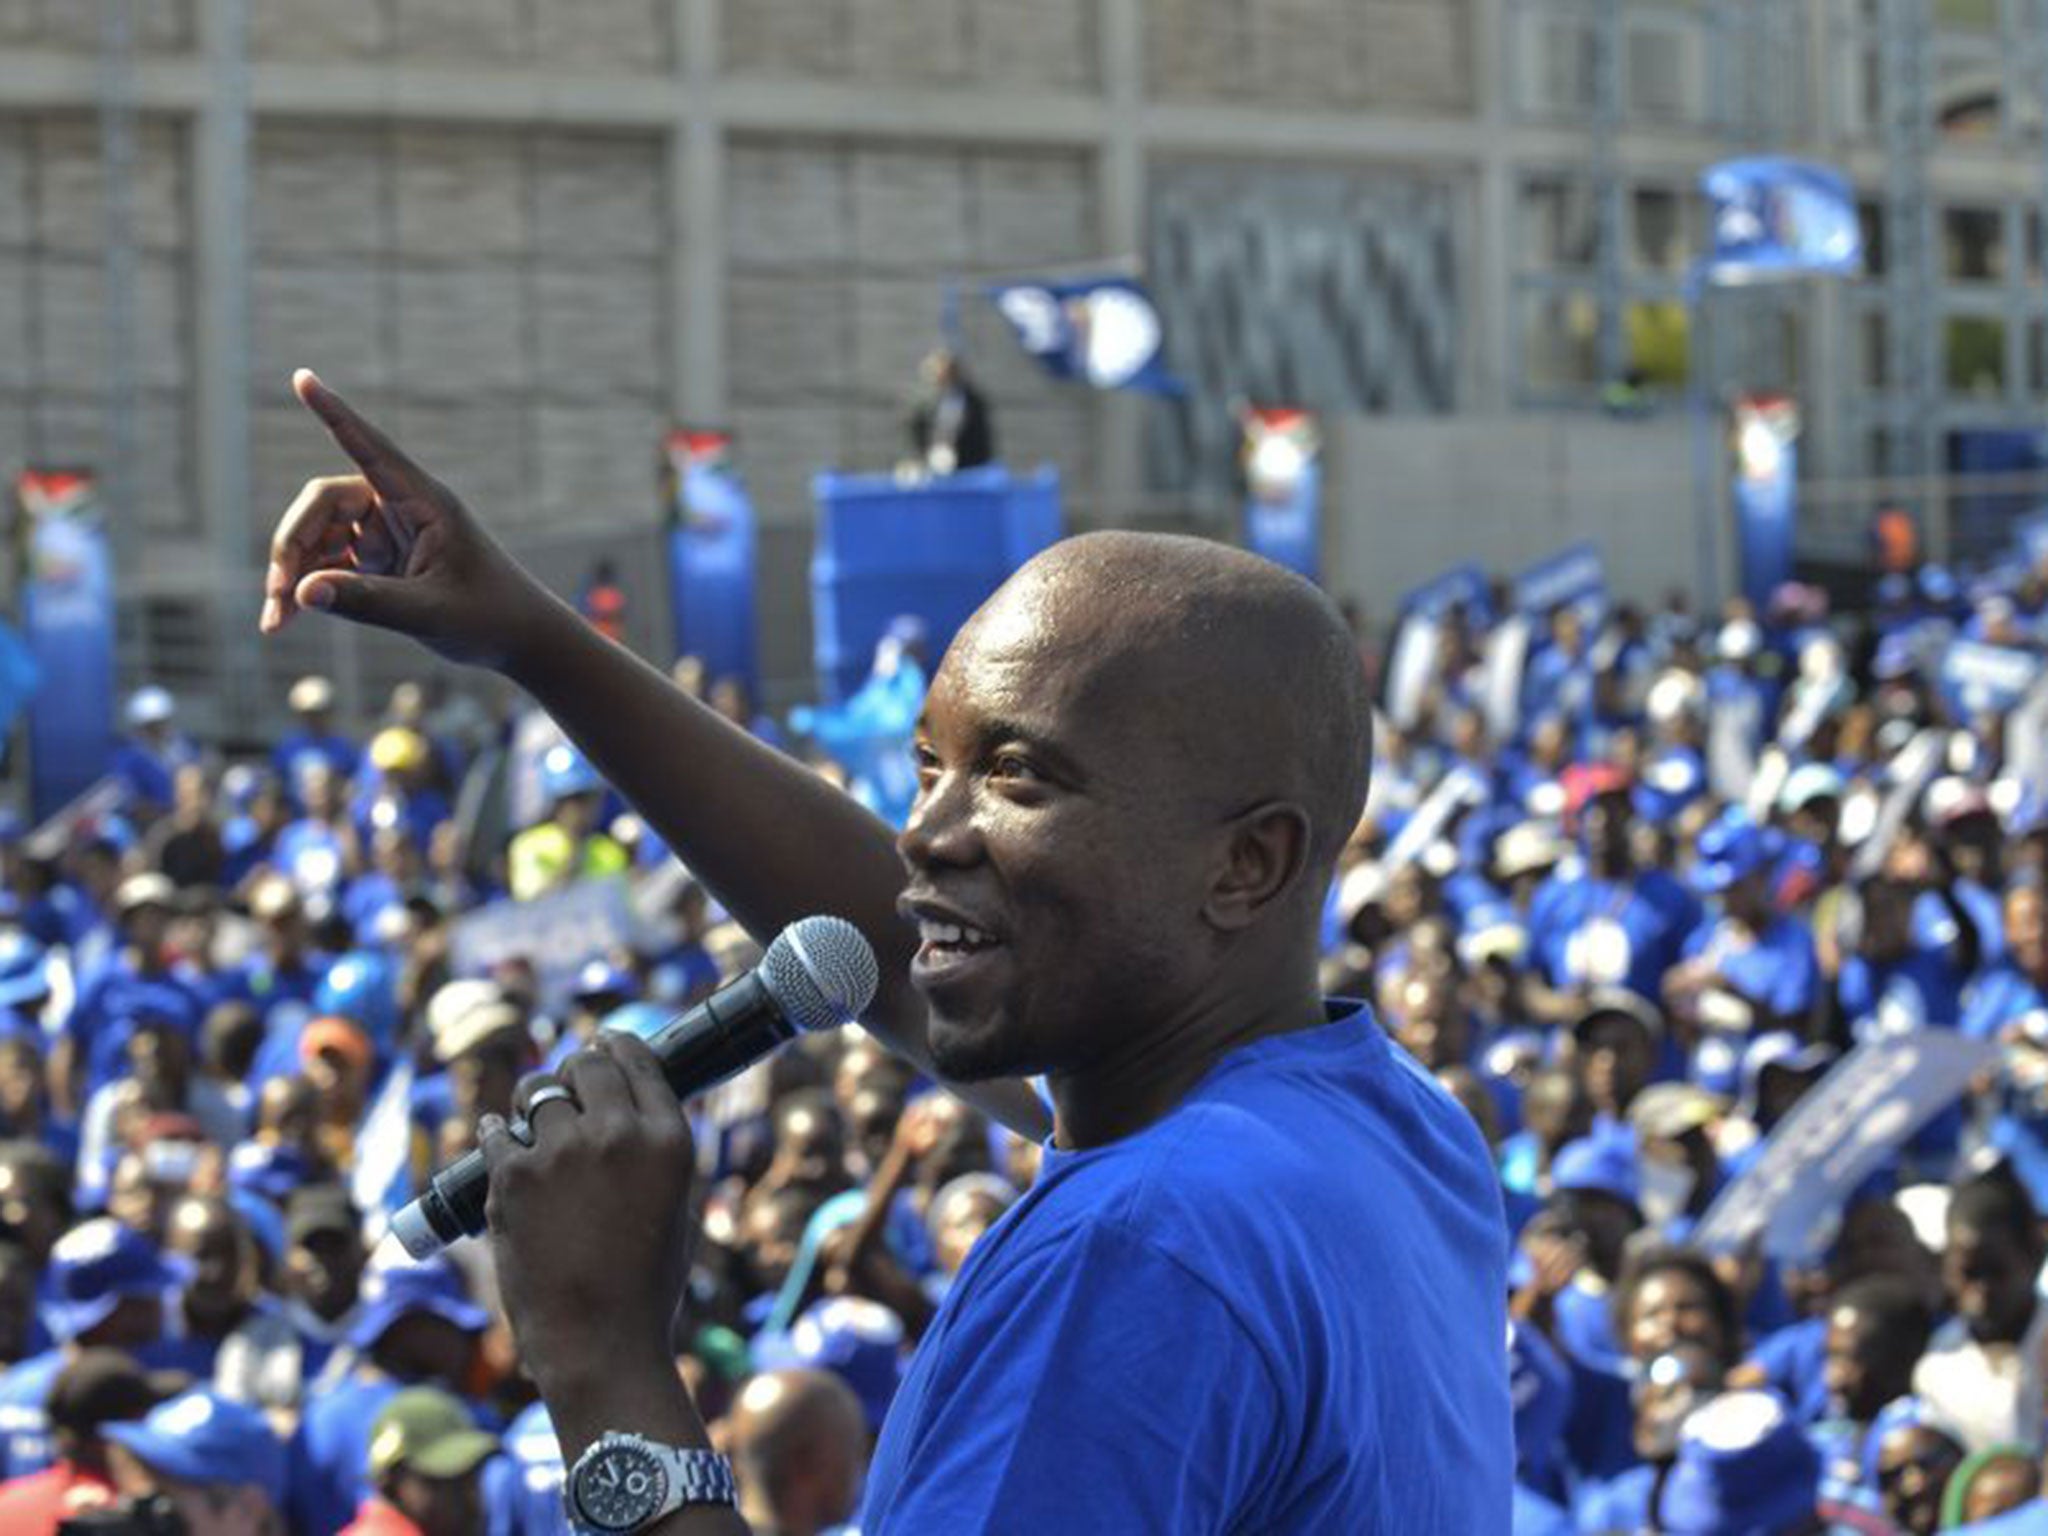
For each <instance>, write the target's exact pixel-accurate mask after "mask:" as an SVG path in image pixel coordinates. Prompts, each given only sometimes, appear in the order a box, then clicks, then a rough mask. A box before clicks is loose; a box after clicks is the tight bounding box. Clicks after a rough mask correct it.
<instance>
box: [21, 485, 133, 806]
mask: <svg viewBox="0 0 2048 1536" xmlns="http://www.w3.org/2000/svg"><path fill="white" fill-rule="evenodd" d="M96 489H97V488H96V486H95V484H94V480H93V477H92V475H91V474H89V473H87V472H85V471H83V470H38V469H31V470H25V471H23V472H22V474H21V475H20V476H19V477H18V478H17V479H16V481H15V494H16V496H17V497H18V498H19V499H20V502H21V510H22V512H23V514H24V515H25V516H26V518H27V520H28V581H27V584H26V587H25V589H24V593H23V599H22V626H23V631H24V634H25V636H26V639H27V641H28V648H29V652H30V654H31V655H32V656H33V657H34V659H35V667H36V671H37V672H38V673H39V674H40V677H41V686H40V688H39V689H38V690H37V693H36V696H35V699H34V701H33V702H32V703H31V704H30V706H29V715H28V744H29V800H30V803H31V807H32V814H34V815H35V816H36V817H37V818H39V819H40V818H42V817H46V816H48V815H50V814H51V813H52V812H54V811H55V810H57V809H58V807H60V806H62V805H64V804H65V803H66V802H67V801H70V800H72V799H73V798H75V797H76V796H77V795H79V794H80V793H81V792H83V791H84V790H85V789H86V788H87V787H88V786H90V785H91V784H92V783H93V781H94V780H96V779H98V778H99V777H100V776H101V775H102V774H104V773H105V772H106V771H107V766H108V764H109V763H110V762H111V761H112V758H113V753H114V568H113V558H112V554H111V552H110V551H109V549H108V545H107V532H106V529H105V527H104V526H103V525H102V523H101V519H100V507H99V502H98V497H97V494H96Z"/></svg>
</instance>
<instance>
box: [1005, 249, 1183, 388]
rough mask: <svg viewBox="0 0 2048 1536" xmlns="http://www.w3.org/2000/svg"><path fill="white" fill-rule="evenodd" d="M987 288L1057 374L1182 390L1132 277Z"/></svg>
mask: <svg viewBox="0 0 2048 1536" xmlns="http://www.w3.org/2000/svg"><path fill="white" fill-rule="evenodd" d="M988 296H989V299H990V301H991V302H993V303H994V305H995V307H996V308H997V309H998V310H999V311H1001V313H1002V316H1003V318H1004V319H1005V320H1007V321H1009V322H1010V328H1011V329H1012V330H1013V331H1015V332H1016V333H1017V340H1018V342H1019V344H1020V345H1022V347H1023V348H1024V350H1025V351H1026V352H1029V353H1030V354H1031V355H1032V356H1033V357H1035V358H1037V359H1038V361H1039V363H1040V364H1041V365H1042V366H1043V367H1044V369H1045V371H1046V372H1047V373H1049V374H1051V375H1052V376H1053V377H1054V378H1056V379H1069V380H1072V381H1073V382H1075V383H1077V384H1088V385H1092V386H1093V387H1094V388H1096V389H1135V390H1141V391H1144V392H1146V393H1150V394H1155V395H1179V394H1185V393H1186V392H1187V386H1186V385H1184V384H1182V383H1181V381H1180V380H1178V379H1176V378H1175V377H1174V376H1173V375H1172V374H1171V373H1169V372H1168V371H1167V368H1166V358H1165V353H1164V350H1163V349H1164V346H1165V340H1166V337H1165V332H1164V331H1163V330H1162V328H1161V326H1160V323H1159V311H1158V310H1157V309H1156V308H1155V307H1154V306H1153V303H1152V298H1151V295H1149V294H1148V293H1146V292H1145V288H1144V285H1143V284H1142V283H1140V282H1138V281H1137V280H1136V279H1134V278H1129V277H1118V276H1108V277H1090V278H1075V279H1067V280H1063V281H1060V282H1035V281H1028V280H1027V281H1024V282H1014V283H998V284H995V285H993V286H991V287H990V288H989V289H988Z"/></svg>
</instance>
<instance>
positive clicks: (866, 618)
mask: <svg viewBox="0 0 2048 1536" xmlns="http://www.w3.org/2000/svg"><path fill="white" fill-rule="evenodd" d="M811 485H812V494H813V496H814V497H815V498H816V501H817V506H818V541H817V548H816V551H815V553H814V554H813V555H812V557H811V623H812V628H813V632H814V643H813V649H812V654H813V659H814V660H815V662H816V664H817V669H818V681H819V686H820V688H821V689H822V691H823V693H824V696H825V697H826V698H827V699H829V700H839V699H844V698H847V697H849V696H850V695H852V694H853V693H854V692H855V691H856V690H857V689H858V688H859V687H860V685H861V684H862V683H863V682H865V681H866V680H867V676H868V669H869V667H870V666H871V665H872V664H873V661H874V655H875V644H876V642H877V641H879V640H880V639H881V638H882V635H883V633H884V632H885V631H886V630H887V629H888V627H889V624H890V621H891V620H893V619H895V618H897V617H898V616H900V615H904V614H911V615H914V616H916V617H917V618H918V619H920V620H922V621H923V623H924V626H925V631H926V639H927V661H928V663H930V664H933V665H936V663H937V661H938V658H939V656H940V655H941V654H942V653H943V652H944V651H945V648H946V646H947V645H948V644H950V643H951V641H952V639H953V635H954V632H955V631H957V630H958V629H959V628H960V626H961V625H962V624H964V623H966V622H967V619H968V616H969V615H971V614H972V613H973V612H974V610H975V609H976V608H978V607H980V606H981V604H982V602H983V600H984V599H986V598H987V596H988V595H989V594H990V593H991V592H993V591H995V589H996V588H997V587H998V586H1000V585H1002V583H1003V581H1004V579H1005V578H1006V577H1008V576H1009V574H1010V573H1011V572H1012V571H1014V570H1016V569H1017V567H1018V566H1020V565H1022V564H1023V563H1024V562H1025V561H1026V560H1028V559H1030V558H1031V557H1032V556H1033V555H1035V554H1036V553H1038V551H1039V550H1041V549H1043V548H1045V547H1046V545H1048V544H1051V543H1052V542H1053V541H1054V540H1056V539H1057V538H1059V536H1060V483H1059V472H1058V471H1057V470H1053V469H1041V470H1039V471H1037V472H1036V473H1035V474H1032V475H1030V476H1028V477H1017V476H1012V475H1011V474H1010V472H1009V471H1008V470H1006V469H1003V468H1001V467H1000V466H995V465H991V466H989V467H987V468H983V469H974V470H968V471H967V472H965V473H963V474H958V475H949V476H946V477H944V478H942V479H937V480H931V481H926V482H923V483H921V484H902V483H899V482H898V481H896V480H895V479H893V478H891V477H889V476H886V475H846V474H839V473H836V472H833V471H827V472H825V473H823V474H820V475H818V476H817V477H816V478H815V479H814V480H813V481H812V483H811Z"/></svg>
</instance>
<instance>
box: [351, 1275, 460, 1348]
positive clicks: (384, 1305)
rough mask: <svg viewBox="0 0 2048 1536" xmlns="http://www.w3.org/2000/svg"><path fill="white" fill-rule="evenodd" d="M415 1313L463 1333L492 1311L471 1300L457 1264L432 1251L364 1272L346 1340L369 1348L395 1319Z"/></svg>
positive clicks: (359, 1346) (353, 1344) (360, 1346)
mask: <svg viewBox="0 0 2048 1536" xmlns="http://www.w3.org/2000/svg"><path fill="white" fill-rule="evenodd" d="M415 1312H427V1313H431V1314H432V1315H433V1316H435V1317H438V1318H442V1319H444V1320H445V1321H447V1322H450V1323H453V1324H454V1325H455V1326H456V1327H457V1328H460V1329H461V1330H462V1331H463V1332H464V1333H482V1332H483V1331H484V1329H485V1328H487V1327H489V1326H490V1321H491V1315H490V1313H488V1312H486V1311H485V1310H484V1309H483V1308H482V1307H480V1306H478V1305H477V1304H476V1303H475V1302H473V1301H471V1300H470V1299H469V1293H468V1292H467V1291H466V1290H464V1289H463V1285H462V1276H461V1274H460V1273H459V1272H458V1271H457V1270H456V1268H455V1266H454V1265H453V1264H451V1263H449V1262H448V1260H447V1259H446V1258H444V1257H443V1256H442V1255H440V1254H436V1255H434V1257H432V1258H430V1259H423V1260H421V1261H420V1262H418V1263H416V1264H415V1263H407V1262H404V1261H402V1260H401V1261H396V1262H393V1263H391V1264H388V1265H383V1266H380V1267H378V1268H375V1269H372V1270H369V1271H368V1272H366V1273H365V1274H364V1276H363V1284H362V1290H361V1293H360V1297H359V1310H358V1311H357V1313H356V1320H355V1322H354V1324H353V1325H351V1327H350V1328H349V1331H348V1342H349V1343H350V1345H352V1346H353V1347H354V1348H356V1349H368V1348H370V1347H371V1346H372V1345H374V1344H375V1343H376V1342H377V1341H378V1340H379V1339H381V1338H383V1337H384V1334H385V1332H386V1331H387V1330H388V1329H389V1328H390V1327H391V1325H392V1324H393V1323H395V1322H397V1321H398V1320H399V1319H400V1318H402V1317H408V1316H410V1315H411V1314H413V1313H415Z"/></svg>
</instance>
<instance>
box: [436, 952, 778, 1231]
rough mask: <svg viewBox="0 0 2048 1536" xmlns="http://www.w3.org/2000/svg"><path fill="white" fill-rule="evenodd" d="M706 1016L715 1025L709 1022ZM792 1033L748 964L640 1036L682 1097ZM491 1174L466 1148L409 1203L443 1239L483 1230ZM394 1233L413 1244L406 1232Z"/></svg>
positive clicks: (524, 1129)
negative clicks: (698, 1000)
mask: <svg viewBox="0 0 2048 1536" xmlns="http://www.w3.org/2000/svg"><path fill="white" fill-rule="evenodd" d="M707 1022H709V1023H710V1024H713V1025H716V1026H717V1027H716V1028H714V1029H707V1028H705V1024H706V1023H707ZM796 1033H797V1031H796V1026H795V1025H793V1024H791V1023H790V1022H789V1021H788V1020H787V1019H785V1018H784V1017H783V1016H782V1009H781V1007H780V1005H778V1004H777V1003H776V1001H775V999H774V998H773V996H771V995H770V994H769V991H768V988H767V984H766V983H764V982H763V981H762V980H761V974H760V972H759V971H749V972H748V973H747V974H746V975H744V976H742V977H740V978H739V979H738V980H737V981H734V982H732V983H730V984H728V985H726V986H723V987H721V988H719V989H718V991H716V992H714V993H712V995H711V996H709V997H707V998H705V999H704V1001H703V1002H701V1003H699V1004H697V1005H696V1006H695V1007H694V1008H688V1009H685V1010H684V1011H683V1012H682V1013H679V1014H677V1015H676V1016H675V1017H674V1018H673V1019H670V1020H669V1021H668V1023H666V1024H664V1025H662V1027H661V1028H660V1029H658V1030H656V1031H655V1032H654V1033H653V1034H652V1035H650V1036H648V1037H646V1038H647V1044H648V1047H649V1048H650V1049H651V1050H652V1051H653V1052H654V1054H655V1055H656V1056H657V1057H659V1058H660V1060H661V1065H662V1072H663V1075H664V1076H665V1077H667V1079H668V1085H669V1087H670V1088H671V1089H673V1090H674V1092H675V1095H676V1097H677V1098H678V1099H686V1098H689V1097H691V1096H693V1095H695V1094H699V1093H702V1092H703V1091H704V1090H705V1089H707V1088H715V1087H716V1086H718V1084H720V1083H722V1082H724V1081H725V1080H726V1079H727V1078H730V1077H734V1076H737V1075H738V1074H739V1073H740V1072H743V1071H745V1070H746V1069H747V1068H748V1067H750V1066H752V1065H753V1064H754V1063H755V1062H757V1061H759V1060H760V1059H761V1058H762V1057H764V1056H766V1055H767V1054H768V1053H769V1052H770V1051H772V1050H774V1049H775V1048H776V1047H777V1046H778V1045H781V1044H782V1043H783V1042H784V1041H787V1040H790V1039H793V1038H794V1037H795V1035H796ZM511 1131H512V1134H513V1135H514V1136H515V1137H516V1138H518V1139H519V1140H521V1141H528V1140H530V1139H531V1133H530V1130H529V1127H528V1125H527V1122H526V1120H525V1119H524V1118H523V1117H521V1118H517V1119H514V1120H513V1122H512V1125H511ZM490 1178H491V1175H490V1169H489V1168H488V1167H487V1166H486V1165H485V1163H484V1155H483V1152H482V1151H481V1150H480V1149H479V1150H477V1151H474V1152H465V1153H464V1154H463V1155H462V1156H461V1157H459V1158H457V1159H456V1160H455V1161H454V1162H452V1163H450V1164H449V1165H448V1166H447V1167H446V1168H443V1169H442V1170H441V1171H440V1172H439V1173H437V1174H435V1175H434V1176H433V1177H432V1178H431V1179H429V1180H428V1181H427V1187H426V1188H425V1189H423V1190H421V1191H420V1193H419V1198H418V1199H417V1200H416V1201H415V1202H414V1203H415V1204H416V1205H417V1206H418V1207H419V1211H420V1215H421V1216H423V1217H424V1218H425V1219H426V1225H427V1226H428V1227H429V1228H430V1229H431V1230H432V1232H433V1234H434V1236H435V1237H437V1238H439V1239H440V1241H441V1243H442V1245H444V1246H445V1245H446V1244H448V1243H452V1242H454V1241H455V1240H456V1239H457V1238H463V1237H476V1236H478V1235H480V1234H481V1233H482V1232H483V1230H484V1226H485V1222H484V1200H485V1198H486V1197H487V1196H488V1195H489V1194H490ZM400 1236H401V1239H402V1240H404V1241H405V1246H406V1248H407V1249H408V1250H411V1249H412V1247H413V1243H412V1241H411V1240H410V1238H409V1237H408V1236H407V1235H406V1234H404V1233H401V1234H400ZM418 1256H419V1255H417V1254H415V1257H418Z"/></svg>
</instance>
